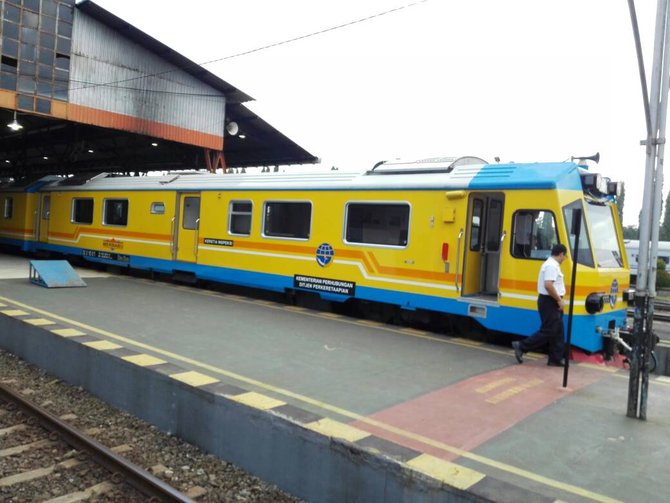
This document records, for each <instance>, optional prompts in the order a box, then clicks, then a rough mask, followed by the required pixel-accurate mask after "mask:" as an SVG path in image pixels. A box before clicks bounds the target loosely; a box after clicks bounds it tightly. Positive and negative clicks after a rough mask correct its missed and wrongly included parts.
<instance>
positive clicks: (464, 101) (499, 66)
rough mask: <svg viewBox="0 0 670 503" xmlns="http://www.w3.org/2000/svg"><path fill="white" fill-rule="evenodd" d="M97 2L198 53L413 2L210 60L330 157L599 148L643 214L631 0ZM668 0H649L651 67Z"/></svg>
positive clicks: (633, 213)
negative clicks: (659, 13) (660, 0)
mask: <svg viewBox="0 0 670 503" xmlns="http://www.w3.org/2000/svg"><path fill="white" fill-rule="evenodd" d="M94 1H96V3H98V4H99V5H101V6H102V7H104V8H105V9H107V10H109V11H111V12H112V13H114V14H115V15H117V16H119V17H121V18H123V19H125V20H126V21H128V22H129V23H130V24H132V25H134V26H136V27H137V28H139V29H140V30H142V31H144V32H145V33H147V34H149V35H151V36H152V37H154V38H156V39H158V40H160V41H161V42H163V43H165V44H166V45H168V46H170V47H172V48H174V49H175V50H176V51H178V52H180V53H181V54H183V55H184V56H186V57H188V58H190V59H192V60H193V61H195V62H197V63H204V62H206V61H211V60H215V59H220V58H226V57H228V56H233V55H235V54H238V53H241V52H245V51H248V50H252V49H256V48H259V47H263V46H266V45H269V44H273V43H276V42H281V41H284V40H288V39H291V38H294V37H299V36H302V35H306V34H309V33H312V32H316V31H320V30H325V29H328V28H331V27H334V26H337V25H340V24H345V23H349V22H351V21H355V20H358V19H361V18H365V17H368V16H373V15H375V14H378V13H382V12H384V11H388V10H391V9H394V8H398V7H402V6H407V7H406V8H403V9H400V10H397V11H394V12H391V13H388V14H385V15H381V16H376V17H373V18H372V19H370V20H367V21H364V22H360V23H355V24H352V25H349V26H345V27H343V28H340V29H336V30H332V31H328V32H326V33H323V34H321V35H317V36H313V37H308V38H304V39H301V40H298V41H295V42H291V43H287V44H283V45H279V46H276V47H272V48H269V49H266V50H262V51H258V52H254V53H251V54H248V55H245V56H240V57H233V58H229V59H224V60H223V61H221V62H218V63H214V64H208V65H206V66H205V68H207V69H208V70H209V71H211V72H212V73H215V74H216V75H218V76H220V77H221V78H223V79H224V80H226V81H227V82H229V83H230V84H232V85H234V86H236V87H238V88H239V89H241V90H242V91H244V92H246V93H247V94H249V95H250V96H252V97H253V98H255V101H254V102H251V103H247V106H249V108H251V109H252V110H253V111H254V112H256V113H258V114H259V115H260V116H261V117H262V118H263V119H265V120H266V121H268V122H269V123H270V124H272V125H273V126H275V127H276V128H277V129H279V130H280V131H282V132H283V133H284V134H286V135H287V136H288V137H290V138H291V139H292V140H294V141H295V142H296V143H298V144H299V145H301V146H302V147H303V148H305V149H306V150H308V151H309V152H310V153H312V154H314V155H316V156H317V157H320V158H321V159H322V163H323V165H324V166H326V167H327V168H330V167H331V166H333V165H334V166H338V167H339V168H340V169H341V170H344V169H346V170H357V171H363V170H365V169H368V168H370V167H371V166H372V165H374V163H376V162H377V161H379V160H382V159H392V158H396V157H403V158H422V157H433V156H461V155H475V156H479V157H483V158H484V159H486V160H488V161H490V162H493V160H494V157H496V156H498V157H500V159H501V160H502V161H503V162H504V161H518V162H523V161H563V160H566V159H568V158H569V157H570V156H573V155H574V156H585V155H591V154H594V153H595V152H598V151H599V152H600V155H601V162H600V165H599V166H598V167H597V171H599V172H601V173H602V174H604V175H605V176H608V177H610V178H612V179H613V180H623V181H624V182H626V200H625V208H624V224H626V225H630V224H634V225H637V220H638V214H639V211H640V209H641V206H642V185H643V180H644V163H645V158H644V148H643V147H641V146H640V140H642V139H643V138H644V137H645V135H646V133H645V126H644V111H643V107H642V98H641V90H640V83H639V76H638V71H637V62H636V59H635V50H634V49H635V48H634V42H633V35H632V29H631V23H630V17H629V12H628V5H627V2H626V0H560V1H557V0H504V1H503V0H427V1H424V2H414V0H405V1H403V0H366V1H361V0H338V1H325V0H322V1H314V0H282V1H277V0H243V1H240V0H237V1H231V0H193V1H191V2H183V1H181V0H180V1H177V0H142V1H137V0H94ZM411 4H414V5H411ZM655 4H656V2H653V1H652V0H637V2H636V5H637V9H638V18H639V22H640V31H641V34H642V42H643V47H644V51H645V53H644V57H645V64H646V65H647V73H648V75H650V74H651V57H652V53H651V51H652V45H653V35H654V34H653V30H654V20H655V15H656V12H655ZM664 194H667V190H664Z"/></svg>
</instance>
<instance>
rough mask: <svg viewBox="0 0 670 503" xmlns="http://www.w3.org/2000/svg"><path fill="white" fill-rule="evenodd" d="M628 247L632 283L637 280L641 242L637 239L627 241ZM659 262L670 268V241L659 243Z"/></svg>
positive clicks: (625, 243)
mask: <svg viewBox="0 0 670 503" xmlns="http://www.w3.org/2000/svg"><path fill="white" fill-rule="evenodd" d="M624 245H625V247H626V254H627V255H628V263H629V264H630V277H631V281H634V280H636V279H637V263H638V255H639V252H640V242H639V241H638V240H637V239H626V240H625V241H624ZM657 250H658V255H657V258H658V260H662V261H663V262H665V265H666V266H670V241H659V242H658V248H657Z"/></svg>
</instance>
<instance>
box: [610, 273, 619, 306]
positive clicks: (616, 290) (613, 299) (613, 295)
mask: <svg viewBox="0 0 670 503" xmlns="http://www.w3.org/2000/svg"><path fill="white" fill-rule="evenodd" d="M618 293H619V283H618V282H617V280H616V279H615V280H612V286H611V287H610V307H611V308H612V309H614V304H616V298H617V294H618Z"/></svg>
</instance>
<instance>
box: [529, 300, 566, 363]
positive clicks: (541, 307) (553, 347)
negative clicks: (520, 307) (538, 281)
mask: <svg viewBox="0 0 670 503" xmlns="http://www.w3.org/2000/svg"><path fill="white" fill-rule="evenodd" d="M537 310H538V311H539V312H540V320H541V322H542V325H541V326H540V329H539V330H538V331H537V332H535V333H534V334H533V335H531V336H530V337H526V338H525V339H523V340H521V341H519V342H520V345H519V347H520V348H521V351H523V352H524V353H526V352H527V351H532V350H534V349H539V348H541V347H543V346H545V345H547V344H548V345H549V361H550V362H560V361H561V359H563V357H564V356H565V343H564V341H563V311H560V310H559V309H558V305H557V304H556V301H555V300H554V299H553V298H552V297H551V295H542V294H540V295H539V297H538V298H537Z"/></svg>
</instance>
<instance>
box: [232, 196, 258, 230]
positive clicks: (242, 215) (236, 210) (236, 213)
mask: <svg viewBox="0 0 670 503" xmlns="http://www.w3.org/2000/svg"><path fill="white" fill-rule="evenodd" d="M252 210H253V203H252V202H251V201H230V205H229V206H228V233H229V234H234V235H237V236H248V235H249V234H251V213H252Z"/></svg>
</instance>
